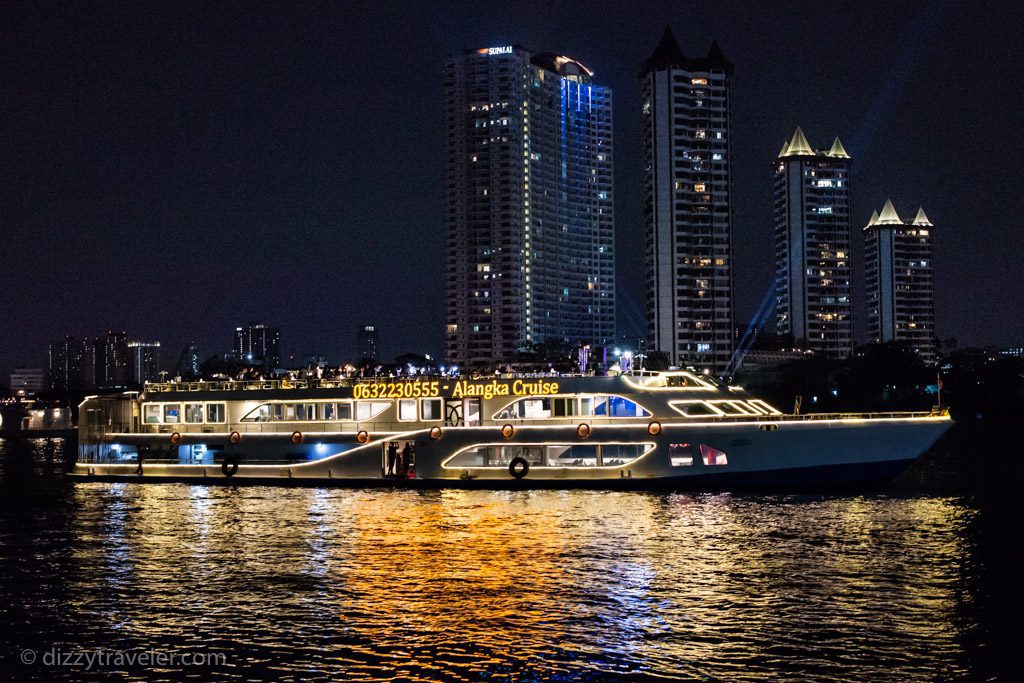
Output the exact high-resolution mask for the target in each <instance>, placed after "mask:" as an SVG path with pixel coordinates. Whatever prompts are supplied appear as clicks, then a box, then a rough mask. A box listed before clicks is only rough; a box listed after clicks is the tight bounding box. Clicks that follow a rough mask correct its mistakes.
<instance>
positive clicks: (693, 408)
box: [669, 399, 781, 417]
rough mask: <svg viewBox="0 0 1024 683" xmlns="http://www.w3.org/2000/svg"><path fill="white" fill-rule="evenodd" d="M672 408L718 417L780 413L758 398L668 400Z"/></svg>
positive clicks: (693, 413)
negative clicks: (745, 399) (743, 399)
mask: <svg viewBox="0 0 1024 683" xmlns="http://www.w3.org/2000/svg"><path fill="white" fill-rule="evenodd" d="M669 405H670V406H672V409H673V410H675V411H676V412H677V413H679V414H681V415H685V416H686V417H719V416H722V415H747V416H764V415H780V414H781V413H779V411H778V410H776V409H775V408H772V407H771V406H770V405H768V404H767V403H765V402H764V401H762V400H760V399H752V400H748V401H735V400H728V401H701V400H696V399H694V400H689V401H669Z"/></svg>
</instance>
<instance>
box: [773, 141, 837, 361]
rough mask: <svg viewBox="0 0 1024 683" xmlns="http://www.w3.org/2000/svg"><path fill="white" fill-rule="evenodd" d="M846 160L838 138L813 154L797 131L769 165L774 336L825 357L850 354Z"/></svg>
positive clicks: (812, 150)
mask: <svg viewBox="0 0 1024 683" xmlns="http://www.w3.org/2000/svg"><path fill="white" fill-rule="evenodd" d="M850 273H851V267H850V155H849V154H847V153H846V150H845V149H843V145H842V143H841V142H840V141H839V138H836V140H835V142H833V144H832V147H831V148H830V149H829V150H828V151H827V152H823V151H815V150H814V149H813V148H812V147H811V145H810V143H808V141H807V138H806V137H805V136H804V134H803V131H801V130H800V129H799V128H797V129H796V132H795V133H793V137H792V138H791V139H790V140H789V142H787V143H785V144H784V145H783V147H782V151H781V152H780V153H779V158H778V161H777V162H776V164H775V294H776V314H777V332H778V334H779V336H780V337H781V338H783V339H786V340H790V339H791V340H792V343H793V344H795V345H797V346H800V347H802V348H805V349H810V350H812V351H815V352H816V353H821V354H824V355H826V356H831V357H837V358H841V357H845V356H848V355H849V354H850V353H851V352H852V351H853V302H852V300H851V284H850Z"/></svg>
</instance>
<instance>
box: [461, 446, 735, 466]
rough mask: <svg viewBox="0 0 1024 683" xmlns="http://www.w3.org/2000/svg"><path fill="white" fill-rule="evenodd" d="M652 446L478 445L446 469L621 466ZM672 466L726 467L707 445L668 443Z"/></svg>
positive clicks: (723, 457) (718, 452)
mask: <svg viewBox="0 0 1024 683" xmlns="http://www.w3.org/2000/svg"><path fill="white" fill-rule="evenodd" d="M653 448H654V444H650V443H639V444H529V445H523V444H480V445H477V446H473V447H471V448H467V449H465V450H462V451H459V452H458V453H456V454H455V455H454V456H452V458H451V459H450V460H448V461H447V462H445V463H444V466H445V467H447V468H470V467H508V466H509V464H511V462H512V460H513V459H515V458H523V459H524V460H526V461H527V462H528V463H530V465H531V466H534V465H535V466H538V467H623V466H626V465H630V464H632V463H633V462H634V461H636V460H639V459H640V457H641V456H643V455H645V454H647V453H649V452H650V451H651V449H653ZM668 454H669V460H670V462H671V464H672V466H673V467H692V466H693V463H694V462H695V461H696V458H700V460H701V462H702V463H704V466H705V467H722V466H725V465H728V464H729V456H728V455H726V453H725V451H723V450H721V449H719V448H715V447H714V446H711V445H709V444H706V443H702V444H690V443H673V444H669V450H668Z"/></svg>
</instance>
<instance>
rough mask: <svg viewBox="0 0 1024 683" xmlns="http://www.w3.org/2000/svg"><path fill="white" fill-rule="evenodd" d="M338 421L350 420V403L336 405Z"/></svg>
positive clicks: (342, 402)
mask: <svg viewBox="0 0 1024 683" xmlns="http://www.w3.org/2000/svg"><path fill="white" fill-rule="evenodd" d="M338 419H339V420H351V419H352V401H341V402H339V403H338Z"/></svg>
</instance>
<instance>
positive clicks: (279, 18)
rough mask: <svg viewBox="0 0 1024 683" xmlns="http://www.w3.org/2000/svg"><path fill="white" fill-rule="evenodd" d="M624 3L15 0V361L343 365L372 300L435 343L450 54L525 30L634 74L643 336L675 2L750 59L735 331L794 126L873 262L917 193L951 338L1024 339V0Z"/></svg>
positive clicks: (627, 279)
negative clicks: (645, 66) (137, 355)
mask: <svg viewBox="0 0 1024 683" xmlns="http://www.w3.org/2000/svg"><path fill="white" fill-rule="evenodd" d="M610 4H611V3H593V4H584V3H557V2H550V1H548V2H540V3H531V2H514V3H513V2H502V3H497V2H495V3H484V2H476V3H472V4H465V5H463V4H455V3H451V4H442V3H433V2H415V3H372V4H365V5H358V4H357V3H342V2H334V3H327V2H324V3H322V4H318V5H300V4H299V3H294V2H289V3H282V5H281V6H277V7H274V8H266V7H258V6H257V5H255V4H251V5H246V4H241V3H239V4H234V3H204V4H200V5H196V6H193V7H191V8H187V9H182V7H183V6H182V5H180V4H179V3H134V2H133V3H128V2H125V3H113V2H94V3H90V4H88V5H85V4H83V5H72V4H70V3H60V4H44V3H16V4H12V3H4V4H3V6H2V8H0V238H2V241H0V244H2V253H3V260H2V267H0V331H2V337H0V372H2V373H4V374H3V379H2V380H0V383H6V373H7V372H8V371H9V370H10V368H12V367H14V366H21V365H27V366H36V367H39V366H42V367H45V362H46V344H47V342H48V341H49V340H50V339H52V338H57V337H60V336H63V335H66V334H73V335H75V336H83V335H89V336H91V335H96V334H99V333H102V332H105V331H106V330H108V329H116V330H124V331H127V332H128V334H129V336H130V337H131V338H137V339H158V340H160V341H162V342H163V343H164V344H165V346H166V347H167V348H166V349H165V351H164V361H165V364H171V365H173V363H174V362H175V361H176V360H177V357H178V354H179V352H180V349H181V347H182V345H183V344H184V343H185V342H187V341H188V340H190V339H194V340H195V341H196V342H198V344H199V346H200V352H201V354H202V356H203V357H205V356H207V355H211V354H213V353H223V352H224V351H226V350H228V349H230V346H231V340H232V336H231V335H232V330H233V329H234V327H235V326H236V325H238V324H243V323H245V322H246V321H248V320H253V321H265V322H267V323H270V324H275V325H277V326H279V327H280V328H281V339H282V351H283V352H284V353H285V354H286V355H287V354H303V353H307V352H314V351H315V352H319V353H323V354H325V355H327V357H328V358H329V359H330V360H332V361H333V360H340V359H342V358H346V357H348V356H349V355H350V354H352V353H354V342H355V330H356V327H357V325H358V324H360V323H362V322H372V323H376V324H378V325H379V326H380V329H381V330H382V332H381V341H382V346H383V349H382V350H383V353H384V355H385V356H386V357H391V356H394V355H396V354H398V353H402V352H404V351H428V352H433V353H439V352H440V348H441V330H442V315H443V304H442V300H443V297H442V260H443V244H444V227H443V226H444V223H443V220H444V214H443V177H442V176H443V170H444V169H443V135H442V115H443V101H442V82H441V79H442V66H443V61H444V58H445V55H446V53H448V52H451V51H456V50H460V49H462V48H465V47H481V46H491V45H507V44H512V43H518V44H521V45H523V46H525V47H527V48H529V49H532V50H537V51H556V52H562V53H565V54H568V55H572V56H574V57H576V58H577V59H579V60H580V61H582V62H583V63H584V64H586V65H588V66H589V67H590V68H592V69H593V70H594V71H595V72H596V74H595V80H596V81H597V82H600V83H603V84H608V85H610V86H611V87H612V88H613V90H614V93H615V95H614V97H615V110H614V115H615V129H614V135H615V153H616V168H615V176H616V178H615V188H616V198H615V201H616V207H615V208H616V231H617V247H618V262H617V271H618V277H619V287H618V296H619V300H618V302H619V314H618V319H619V328H620V329H619V331H620V334H632V335H635V334H638V333H639V332H640V331H641V330H642V324H643V319H642V316H643V297H644V294H643V287H642V263H643V242H642V240H643V218H642V214H641V206H640V188H641V183H642V170H643V159H642V152H641V145H640V143H641V139H640V95H639V93H640V87H639V81H638V79H637V75H638V72H639V68H640V64H641V62H642V61H643V59H644V58H645V57H646V56H647V55H648V54H649V53H650V51H651V50H652V49H653V48H654V46H655V44H656V43H657V41H658V39H659V38H660V36H661V33H662V31H663V30H664V28H665V26H666V25H670V26H671V27H672V28H673V30H674V31H675V33H676V35H677V36H678V38H679V40H680V43H681V44H682V46H683V50H684V51H685V52H687V53H688V54H695V55H696V54H703V53H704V52H705V51H706V50H707V48H708V46H709V45H710V43H711V40H712V39H713V38H715V39H717V40H718V41H719V43H720V44H721V46H722V50H723V51H724V53H725V55H726V56H727V57H728V58H729V59H730V60H731V61H732V62H734V63H735V65H736V73H735V76H734V79H733V90H732V97H733V99H732V131H733V132H732V154H733V202H734V207H735V213H734V219H735V223H734V225H735V236H736V246H735V262H736V286H737V295H736V298H737V323H738V324H745V323H746V322H747V320H749V318H750V316H751V315H752V314H753V311H754V310H755V308H756V306H757V304H758V302H759V301H760V299H761V297H762V296H763V294H764V292H765V290H766V288H767V287H768V285H769V283H770V280H771V276H772V269H773V265H772V258H773V256H772V228H771V225H772V197H771V181H772V161H773V160H774V158H775V156H776V155H777V154H778V151H779V148H780V147H781V146H782V143H783V142H784V141H785V140H787V139H788V138H789V136H790V135H791V134H792V132H793V129H794V128H795V127H796V126H797V125H800V126H802V127H803V129H804V132H805V133H806V134H807V136H808V138H809V140H810V141H811V143H812V144H813V145H814V146H816V147H824V148H827V147H828V146H829V145H830V144H831V142H832V139H833V138H834V137H835V136H836V135H838V136H839V137H840V138H841V139H842V141H843V143H844V145H845V146H846V149H847V150H848V151H849V152H850V154H851V155H852V156H853V163H854V166H853V175H852V182H853V185H852V193H853V215H854V245H855V255H856V256H857V259H856V260H855V266H856V267H857V270H858V272H860V271H862V260H863V259H862V256H863V242H862V238H861V234H860V228H861V226H863V225H864V224H865V223H866V222H867V220H868V218H869V216H870V214H871V211H872V209H881V206H882V204H883V203H884V201H885V199H886V198H887V197H891V198H892V200H893V202H894V204H895V205H896V208H897V210H898V211H899V212H900V213H901V215H902V216H904V217H905V218H906V217H909V216H912V215H913V213H914V212H916V210H917V208H918V206H919V205H921V206H923V207H924V209H925V212H926V213H927V214H928V216H929V218H931V220H932V222H933V223H935V225H936V228H935V233H936V238H935V259H934V260H935V265H936V273H935V275H936V299H937V301H936V309H937V311H936V312H937V317H938V327H939V335H940V337H942V338H946V337H956V338H958V340H959V342H960V344H961V345H966V344H1000V345H1008V344H1020V343H1024V316H1022V315H1021V303H1022V295H1021V292H1022V290H1024V285H1022V274H1024V267H1022V265H1021V260H1022V257H1024V237H1022V232H1024V225H1022V220H1021V215H1022V209H1021V206H1020V198H1021V195H1022V190H1021V186H1022V182H1024V181H1022V177H1021V176H1022V159H1024V120H1022V119H1024V115H1022V111H1024V107H1022V83H1024V66H1022V64H1024V59H1022V57H1021V54H1020V51H1021V49H1022V47H1024V39H1022V38H1024V29H1022V26H1024V10H1022V9H1021V6H1020V5H1019V4H1017V3H1012V4H1011V3H1007V4H1006V5H1005V6H1003V5H998V4H992V5H986V4H985V3H977V2H972V3H962V4H953V3H943V2H921V3H903V2H899V3H893V2H873V3H833V2H821V1H820V0H818V1H816V2H806V3H804V2H801V3H785V4H784V6H783V4H782V3H778V5H779V8H775V6H776V4H777V3H761V2H758V3H751V4H749V5H746V4H739V3H735V4H734V3H722V2H712V3H696V2H685V3H684V2H679V3H638V2H633V3H617V4H616V6H615V7H610ZM854 286H855V290H854V291H855V294H856V297H857V299H858V300H860V299H862V298H863V295H862V291H863V290H862V278H861V277H858V279H857V280H855V283H854ZM860 313H861V315H859V316H858V319H857V321H856V329H857V330H858V335H857V336H858V338H859V339H861V340H863V339H864V336H865V334H864V327H865V325H864V316H863V312H862V311H860Z"/></svg>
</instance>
